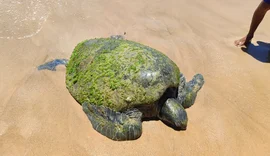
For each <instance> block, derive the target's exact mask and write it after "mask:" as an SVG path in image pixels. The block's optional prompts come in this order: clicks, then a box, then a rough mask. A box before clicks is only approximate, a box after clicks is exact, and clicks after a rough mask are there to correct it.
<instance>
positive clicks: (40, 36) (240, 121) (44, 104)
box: [0, 0, 270, 156]
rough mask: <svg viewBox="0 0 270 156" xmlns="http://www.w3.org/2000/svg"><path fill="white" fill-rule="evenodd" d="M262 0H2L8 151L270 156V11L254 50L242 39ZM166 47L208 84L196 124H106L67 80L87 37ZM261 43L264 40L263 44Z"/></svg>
mask: <svg viewBox="0 0 270 156" xmlns="http://www.w3.org/2000/svg"><path fill="white" fill-rule="evenodd" d="M258 4H259V1H257V0H250V1H248V2H245V3H243V2H242V1H235V0H226V1H225V0H222V1H215V0H205V1H201V0H193V1H188V0H170V1H161V0H148V1H144V0H137V1H133V0H125V1H124V0H111V1H109V0H81V1H74V0H73V1H72V0H66V1H63V0H56V1H53V0H27V1H26V2H23V1H19V0H11V1H3V0H0V66H1V74H0V100H1V102H0V153H1V155H3V156H21V155H22V156H32V155H33V156H36V155H39V156H43V155H44V156H45V155H48V156H53V155H57V156H58V155H65V156H66V155H76V156H79V155H81V156H86V155H102V156H106V155H145V156H150V155H153V156H154V155H155V156H156V155H177V156H178V155H187V156H189V155H207V156H209V155H244V156H247V155H262V156H264V155H267V153H268V154H269V153H270V148H269V147H270V135H269V131H270V85H269V84H270V64H269V63H268V61H267V58H266V57H267V56H268V55H269V53H270V44H269V43H270V31H269V27H270V15H269V14H267V15H266V16H265V19H264V21H263V22H262V24H261V25H260V27H259V28H258V30H257V33H256V36H255V38H254V40H253V43H254V45H252V47H251V48H250V49H248V50H247V51H248V53H246V52H243V51H242V50H241V48H237V47H235V46H234V45H233V42H234V40H235V39H238V38H240V37H242V36H243V35H244V34H246V32H247V31H248V27H249V23H250V19H251V17H252V14H253V11H254V10H255V8H256V7H257V5H258ZM124 32H126V35H125V38H126V39H129V40H133V41H137V42H140V43H142V44H145V45H148V46H151V47H153V48H155V49H158V50H160V51H162V52H163V53H165V54H166V55H167V56H169V57H170V58H171V59H172V60H173V61H175V63H177V65H178V66H179V67H180V69H181V71H182V72H183V73H184V74H185V76H186V78H187V79H188V80H190V79H191V78H192V76H193V75H195V74H196V73H201V74H203V75H204V77H205V81H206V83H205V85H204V87H203V88H202V90H201V91H200V92H199V94H198V97H197V100H196V102H195V104H194V105H193V106H192V107H191V108H189V109H187V113H188V118H189V122H188V128H187V130H186V131H175V130H173V129H171V128H170V127H167V126H166V125H164V124H163V123H162V122H161V121H148V122H143V133H142V136H141V137H140V138H139V139H138V140H135V141H127V142H115V141H111V140H109V139H107V138H106V137H104V136H102V135H100V134H99V133H97V132H96V131H95V130H94V129H93V128H92V125H91V124H90V122H89V120H88V119H87V117H86V115H85V114H84V112H83V111H82V108H81V106H80V105H79V104H78V103H77V102H76V101H75V100H74V99H73V98H72V97H71V95H70V94H69V92H68V91H67V89H66V88H65V67H64V66H58V67H57V71H55V72H53V71H48V70H43V71H38V70H37V66H38V65H40V64H43V63H44V62H46V61H50V60H53V59H56V58H69V57H70V55H71V53H72V50H73V48H74V47H75V46H76V44H77V43H78V42H80V41H82V40H85V39H89V38H95V37H108V36H110V35H117V34H120V35H123V33H124ZM257 41H261V42H259V44H258V43H257Z"/></svg>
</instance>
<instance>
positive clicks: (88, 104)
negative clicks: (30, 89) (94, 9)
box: [38, 35, 204, 141]
mask: <svg viewBox="0 0 270 156" xmlns="http://www.w3.org/2000/svg"><path fill="white" fill-rule="evenodd" d="M59 64H63V65H65V66H66V88H67V89H68V91H69V92H70V94H71V95H72V96H73V98H74V99H75V100H76V101H77V102H78V103H79V104H80V105H81V106H82V109H83V111H84V113H85V114H86V115H87V117H88V119H89V120H90V122H91V124H92V127H93V128H94V129H95V130H96V131H97V132H99V133H100V134H102V135H104V136H106V137H107V138H110V139H112V140H116V141H125V140H135V139H138V138H139V137H140V136H141V134H142V122H143V121H149V120H161V121H162V122H163V123H164V124H166V125H168V126H169V127H171V128H173V129H174V130H177V131H179V130H186V128H187V124H188V116H187V112H186V110H185V109H187V108H189V107H191V106H192V105H193V104H194V103H195V100H196V97H197V93H198V92H199V90H200V89H201V88H202V86H203V85H204V78H203V76H202V75H201V74H195V75H194V76H193V78H192V79H191V80H189V81H186V78H185V76H184V75H183V73H182V72H180V69H179V68H178V66H177V65H176V64H175V63H174V62H173V61H172V60H171V59H170V58H169V57H168V56H166V55H165V54H163V53H162V52H160V51H158V50H156V49H153V48H151V47H148V46H146V45H143V44H141V43H137V42H134V41H129V40H125V39H124V38H123V37H122V36H119V35H114V36H111V37H110V38H95V39H88V40H85V41H82V42H80V43H79V44H77V46H76V47H75V48H74V50H73V53H72V54H71V56H70V59H69V60H63V59H56V60H53V61H51V62H47V63H45V64H43V65H41V66H39V67H38V69H39V70H41V69H48V70H52V71H55V67H56V66H57V65H59Z"/></svg>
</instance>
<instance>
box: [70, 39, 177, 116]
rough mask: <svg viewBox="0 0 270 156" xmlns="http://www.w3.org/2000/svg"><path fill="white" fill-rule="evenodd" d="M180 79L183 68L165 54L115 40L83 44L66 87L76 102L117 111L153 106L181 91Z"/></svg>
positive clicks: (73, 57) (73, 58) (72, 60)
mask: <svg viewBox="0 0 270 156" xmlns="http://www.w3.org/2000/svg"><path fill="white" fill-rule="evenodd" d="M179 79H180V70H179V68H178V67H177V65H176V64H175V63H174V62H173V61H172V60H171V59H169V58H168V57H167V56H166V55H164V54H163V53H161V52H159V51H158V50H156V49H153V48H150V47H148V46H145V45H142V44H140V43H137V42H134V41H129V40H118V39H112V38H97V39H90V40H85V41H83V42H81V43H79V44H78V45H77V46H76V47H75V49H74V51H73V53H72V55H71V57H70V60H69V62H68V64H67V71H66V86H67V89H68V90H69V92H70V93H71V95H72V96H73V97H74V98H75V99H76V101H78V102H79V103H80V104H82V103H84V102H88V103H90V104H94V105H99V106H100V105H103V106H106V107H109V108H111V109H112V110H115V111H124V110H127V109H130V108H136V107H140V106H143V105H153V104H154V103H156V102H157V101H158V100H159V99H160V98H161V97H162V96H163V94H164V93H165V91H166V90H167V89H168V88H172V87H175V88H177V87H178V85H179Z"/></svg>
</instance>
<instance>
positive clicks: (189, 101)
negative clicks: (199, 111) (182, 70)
mask: <svg viewBox="0 0 270 156" xmlns="http://www.w3.org/2000/svg"><path fill="white" fill-rule="evenodd" d="M181 78H182V79H184V76H183V75H181V77H180V85H179V91H178V97H177V99H178V100H179V101H180V103H181V104H182V106H183V107H184V108H189V107H190V106H192V105H193V104H194V102H195V99H196V97H197V93H198V92H199V90H200V89H201V88H202V86H203V84H204V78H203V76H202V75H201V74H196V75H195V76H194V77H193V79H192V80H191V81H189V82H188V83H185V82H184V81H183V82H184V83H183V84H184V85H183V84H181V82H182V81H181ZM182 86H184V87H182Z"/></svg>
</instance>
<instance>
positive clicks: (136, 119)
mask: <svg viewBox="0 0 270 156" xmlns="http://www.w3.org/2000/svg"><path fill="white" fill-rule="evenodd" d="M82 107H83V111H84V112H85V113H86V115H87V116H88V118H89V120H90V121H91V123H92V126H93V128H94V129H95V130H96V131H98V132H99V133H101V134H102V135H104V136H106V137H108V138H110V139H112V140H117V141H124V140H135V139H137V138H139V137H140V136H141V134H142V123H141V118H142V113H141V112H140V111H139V110H138V109H131V110H128V111H126V112H123V113H120V112H116V111H113V110H112V109H110V108H107V107H104V106H96V105H92V104H89V103H83V104H82Z"/></svg>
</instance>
